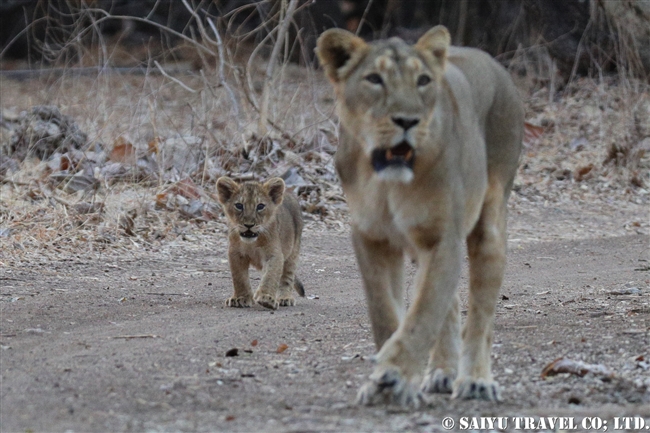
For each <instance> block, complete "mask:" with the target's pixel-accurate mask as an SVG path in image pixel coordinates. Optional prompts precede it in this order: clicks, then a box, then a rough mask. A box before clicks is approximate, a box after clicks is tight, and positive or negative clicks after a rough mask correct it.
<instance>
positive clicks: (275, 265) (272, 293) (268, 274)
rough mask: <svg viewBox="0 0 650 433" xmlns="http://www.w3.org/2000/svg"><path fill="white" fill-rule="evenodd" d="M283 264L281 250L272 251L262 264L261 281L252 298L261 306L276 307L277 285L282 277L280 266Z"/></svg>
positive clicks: (275, 308)
mask: <svg viewBox="0 0 650 433" xmlns="http://www.w3.org/2000/svg"><path fill="white" fill-rule="evenodd" d="M283 264H284V257H283V256H282V252H276V253H274V254H273V255H272V256H271V257H270V258H269V259H268V260H267V262H266V263H265V264H264V268H263V270H262V272H263V275H262V281H261V282H260V286H259V287H258V288H257V290H256V291H255V296H254V297H253V299H254V300H255V302H257V303H258V304H260V305H261V306H263V307H266V308H270V309H272V310H277V309H278V305H279V303H278V298H277V294H278V287H279V286H280V279H281V277H282V268H283Z"/></svg>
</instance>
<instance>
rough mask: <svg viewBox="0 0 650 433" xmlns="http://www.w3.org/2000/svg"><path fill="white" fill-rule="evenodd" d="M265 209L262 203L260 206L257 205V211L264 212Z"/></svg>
mask: <svg viewBox="0 0 650 433" xmlns="http://www.w3.org/2000/svg"><path fill="white" fill-rule="evenodd" d="M265 207H266V205H265V204H264V203H260V204H258V205H257V210H258V211H259V210H264V208H265Z"/></svg>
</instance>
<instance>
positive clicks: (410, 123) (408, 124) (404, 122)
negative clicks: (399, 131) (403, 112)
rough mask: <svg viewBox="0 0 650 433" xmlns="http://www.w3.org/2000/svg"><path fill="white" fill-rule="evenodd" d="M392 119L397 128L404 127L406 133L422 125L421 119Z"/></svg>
mask: <svg viewBox="0 0 650 433" xmlns="http://www.w3.org/2000/svg"><path fill="white" fill-rule="evenodd" d="M391 119H392V121H393V123H395V124H396V125H397V126H400V127H402V128H403V129H404V131H405V132H406V131H408V130H409V129H411V128H412V127H414V126H415V125H417V124H418V123H420V119H415V118H412V117H391Z"/></svg>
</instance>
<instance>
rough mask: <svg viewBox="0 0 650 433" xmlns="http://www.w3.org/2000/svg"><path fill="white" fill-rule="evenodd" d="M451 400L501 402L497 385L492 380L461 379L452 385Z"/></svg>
mask: <svg viewBox="0 0 650 433" xmlns="http://www.w3.org/2000/svg"><path fill="white" fill-rule="evenodd" d="M451 398H460V399H463V400H470V399H475V400H487V401H493V402H498V401H501V391H500V389H499V384H498V383H497V382H495V381H493V380H485V379H475V378H471V377H470V378H463V379H458V380H456V382H455V383H454V393H453V394H452V396H451Z"/></svg>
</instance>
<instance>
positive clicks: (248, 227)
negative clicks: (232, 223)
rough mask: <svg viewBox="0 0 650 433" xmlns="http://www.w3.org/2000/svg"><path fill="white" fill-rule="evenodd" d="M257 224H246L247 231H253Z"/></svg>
mask: <svg viewBox="0 0 650 433" xmlns="http://www.w3.org/2000/svg"><path fill="white" fill-rule="evenodd" d="M254 225H255V224H244V227H246V228H247V229H252V228H253V226H254Z"/></svg>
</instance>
